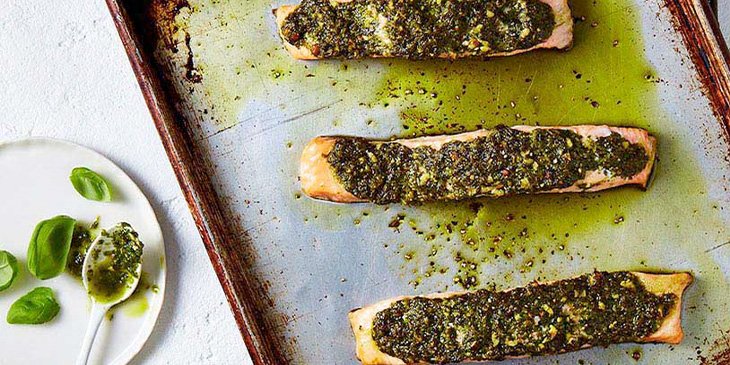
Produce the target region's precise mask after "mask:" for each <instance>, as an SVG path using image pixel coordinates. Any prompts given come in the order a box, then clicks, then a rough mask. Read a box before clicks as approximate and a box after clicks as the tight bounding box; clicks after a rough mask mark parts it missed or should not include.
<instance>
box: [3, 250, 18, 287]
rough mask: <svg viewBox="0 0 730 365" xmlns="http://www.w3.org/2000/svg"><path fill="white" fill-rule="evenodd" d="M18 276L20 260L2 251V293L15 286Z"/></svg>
mask: <svg viewBox="0 0 730 365" xmlns="http://www.w3.org/2000/svg"><path fill="white" fill-rule="evenodd" d="M16 276H18V260H17V259H16V258H15V256H13V255H11V254H10V252H8V251H0V291H3V290H5V289H7V288H9V287H10V285H13V281H15V277H16Z"/></svg>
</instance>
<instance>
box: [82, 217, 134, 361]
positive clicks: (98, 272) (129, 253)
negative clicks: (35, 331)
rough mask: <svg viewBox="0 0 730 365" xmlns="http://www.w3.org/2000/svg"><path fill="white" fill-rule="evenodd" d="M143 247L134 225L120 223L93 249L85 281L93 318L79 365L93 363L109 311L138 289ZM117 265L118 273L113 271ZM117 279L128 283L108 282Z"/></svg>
mask: <svg viewBox="0 0 730 365" xmlns="http://www.w3.org/2000/svg"><path fill="white" fill-rule="evenodd" d="M143 246H144V245H143V244H142V242H140V241H139V239H138V238H137V233H136V232H135V231H134V229H132V226H130V225H129V224H127V223H119V224H117V225H115V226H114V227H111V228H109V229H106V230H102V231H101V233H100V234H99V237H97V238H96V240H94V242H93V243H92V244H91V246H90V247H89V250H88V251H87V253H86V258H84V266H83V270H82V279H83V282H84V287H85V288H86V292H87V293H89V297H90V298H91V318H90V319H89V325H88V326H87V327H86V335H84V342H83V345H82V346H81V351H80V352H79V357H78V359H77V360H76V365H86V364H87V362H88V361H89V354H91V346H92V345H93V344H94V339H95V338H96V334H97V332H98V331H99V326H100V325H101V322H102V321H103V320H104V315H105V314H106V312H107V311H109V308H111V307H113V306H114V305H116V304H119V303H121V302H123V301H125V300H127V299H128V298H129V297H130V296H131V295H132V293H133V292H134V290H135V289H136V288H137V284H139V279H140V277H141V276H142V247H143ZM120 263H124V265H125V266H123V267H124V269H122V270H118V268H119V266H120ZM115 265H116V266H117V270H115V269H114V268H113V266H115ZM114 278H117V279H119V278H121V279H124V280H116V281H114V280H112V281H107V280H109V279H114ZM109 282H111V283H113V284H108V283H109ZM104 283H107V284H104Z"/></svg>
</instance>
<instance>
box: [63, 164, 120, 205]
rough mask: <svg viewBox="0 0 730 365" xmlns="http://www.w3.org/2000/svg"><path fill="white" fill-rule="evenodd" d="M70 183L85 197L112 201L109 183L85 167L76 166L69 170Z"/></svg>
mask: <svg viewBox="0 0 730 365" xmlns="http://www.w3.org/2000/svg"><path fill="white" fill-rule="evenodd" d="M71 184H73V186H74V189H76V191H77V192H78V193H79V194H81V196H83V197H84V198H86V199H89V200H96V201H100V202H110V201H112V188H111V185H109V183H108V182H107V181H106V180H104V178H103V177H101V175H99V174H97V173H96V172H94V171H91V170H89V169H87V168H86V167H77V168H75V169H73V170H72V171H71Z"/></svg>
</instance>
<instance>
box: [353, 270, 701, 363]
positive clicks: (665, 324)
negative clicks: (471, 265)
mask: <svg viewBox="0 0 730 365" xmlns="http://www.w3.org/2000/svg"><path fill="white" fill-rule="evenodd" d="M619 273H625V274H629V275H631V276H632V277H634V278H635V280H636V282H637V283H639V285H642V286H643V287H644V289H645V290H646V291H647V292H648V293H650V294H652V295H656V296H667V295H670V296H673V298H674V300H673V301H672V302H671V304H669V305H668V308H666V309H664V311H663V312H662V311H660V313H661V314H663V318H660V319H659V320H660V323H659V326H658V328H657V329H656V330H655V331H653V332H652V333H650V334H648V335H646V336H644V337H641V338H634V339H631V340H630V341H628V342H639V343H669V344H678V343H680V342H681V341H682V339H683V337H684V333H683V330H682V324H681V313H682V295H683V293H684V291H685V289H686V288H687V287H688V286H689V285H690V284H691V283H692V282H693V281H694V278H693V276H692V275H691V274H690V273H669V274H656V273H643V272H619ZM612 274H616V273H600V272H596V273H593V274H588V275H584V276H583V277H586V276H591V275H593V276H595V275H599V277H600V276H605V275H612ZM579 278H580V277H579ZM574 279H575V278H574ZM568 280H571V279H568ZM562 282H564V281H562ZM554 283H561V281H556V282H552V283H544V284H538V283H535V284H532V285H531V286H529V287H525V288H517V289H510V290H507V291H504V292H501V293H503V295H504V293H507V294H509V292H511V291H512V290H522V291H525V290H528V291H529V290H530V288H535V287H539V286H545V285H551V284H554ZM629 285H633V284H631V283H628V284H627V285H626V287H629ZM621 286H622V287H623V286H624V283H623V282H622V283H621ZM470 293H475V292H449V293H438V294H430V295H423V296H402V297H396V298H391V299H387V300H383V301H380V302H378V303H376V304H373V305H370V306H367V307H364V308H358V309H354V310H352V311H350V314H349V321H350V325H351V327H352V331H353V333H354V335H355V341H356V353H357V358H358V359H359V360H360V361H361V362H362V363H363V364H406V363H426V361H425V360H423V359H418V360H416V361H413V359H410V360H409V359H402V358H398V357H395V356H392V355H389V354H387V353H385V352H383V351H381V350H380V348H379V345H378V342H377V341H376V339H375V338H374V331H375V330H374V322H375V320H376V316H378V314H379V313H380V312H381V311H384V310H386V309H388V308H391V307H392V306H393V305H394V303H396V302H399V301H404V300H412V299H414V298H418V299H420V300H423V299H430V300H445V299H449V298H457V297H460V296H464V295H469V294H470ZM576 294H577V295H583V293H576ZM585 294H588V295H592V294H591V293H585ZM472 303H473V302H472ZM544 304H545V305H548V307H547V308H546V309H547V312H552V313H549V314H550V315H549V316H548V315H546V312H541V313H542V315H543V316H546V317H547V318H542V316H541V320H544V321H547V320H550V319H549V318H550V317H553V315H554V314H556V313H557V314H558V316H562V317H565V318H563V319H565V320H574V319H571V314H570V313H566V310H567V309H566V306H565V305H564V304H563V305H561V304H560V303H554V302H550V303H544ZM628 305H631V304H628ZM508 307H509V308H507V307H505V308H502V310H503V311H507V312H510V311H514V312H515V313H519V310H520V309H521V304H520V303H510V304H509V305H508ZM552 307H554V308H555V309H554V310H553V309H552ZM500 308H501V307H500ZM451 310H452V311H453V310H457V311H458V310H459V308H453V307H452V308H451ZM595 310H596V311H601V310H605V308H604V309H601V307H600V305H598V306H596V308H595ZM460 313H461V312H460ZM594 318H595V317H594ZM599 318H600V317H599ZM553 319H555V318H553ZM522 320H530V319H526V318H520V317H517V316H515V321H522ZM532 320H534V319H532ZM617 325H621V324H617ZM625 325H626V326H628V327H631V326H632V325H634V324H632V323H626V324H625ZM624 328H626V327H624ZM457 333H458V332H457ZM413 335H414V339H416V338H419V339H420V338H424V337H425V336H427V334H425V333H414V334H413ZM457 336H458V335H457ZM441 338H442V339H443V338H444V337H441ZM457 338H459V337H457ZM527 341H529V339H528V340H527ZM622 342H623V341H622ZM594 345H604V346H605V345H608V344H605V343H604V344H593V343H584V344H583V345H582V346H580V347H578V348H569V349H568V350H564V351H559V352H558V353H563V352H568V351H574V350H578V349H583V348H588V347H592V346H594ZM552 354H553V353H537V354H535V353H533V354H529V353H525V354H520V355H508V356H504V357H503V358H496V359H491V358H490V359H480V360H476V361H475V360H474V359H470V358H466V359H463V360H462V361H465V362H486V361H493V360H501V359H510V358H522V357H527V356H531V355H552Z"/></svg>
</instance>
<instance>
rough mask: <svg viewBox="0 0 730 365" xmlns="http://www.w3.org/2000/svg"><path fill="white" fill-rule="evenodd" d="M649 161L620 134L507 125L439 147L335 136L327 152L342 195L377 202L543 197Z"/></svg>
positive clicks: (627, 171)
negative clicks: (590, 174)
mask: <svg viewBox="0 0 730 365" xmlns="http://www.w3.org/2000/svg"><path fill="white" fill-rule="evenodd" d="M648 160H649V157H648V156H647V151H646V149H645V148H644V147H643V146H641V145H639V144H632V143H629V142H628V141H627V140H626V139H624V138H623V137H622V136H621V135H619V134H617V133H613V134H611V135H609V136H607V137H600V138H589V137H585V138H584V137H582V136H580V135H578V134H577V133H575V132H573V131H570V130H565V129H535V130H533V131H531V132H523V131H519V130H516V129H512V128H508V127H504V126H500V127H497V128H494V129H492V130H490V132H489V133H488V134H487V135H486V136H483V137H479V138H475V139H473V140H470V141H466V142H462V141H453V142H449V143H446V144H444V145H443V146H442V147H441V148H440V149H438V150H436V149H433V148H431V147H426V146H423V147H417V148H409V147H406V146H404V145H402V144H400V143H395V142H390V143H383V142H372V141H368V140H365V139H361V138H340V139H338V140H337V141H336V142H335V145H334V146H333V148H332V150H331V151H330V152H329V154H328V155H327V161H328V162H329V164H330V166H331V169H332V171H333V172H334V174H335V176H336V177H337V179H338V180H339V182H340V183H341V184H342V185H343V186H344V188H345V189H346V190H347V191H349V192H350V193H352V194H353V195H355V196H356V197H358V198H360V199H365V200H369V201H372V202H374V203H378V204H388V203H395V202H403V203H417V202H426V201H435V200H458V199H465V198H470V197H475V196H493V197H499V196H503V195H507V194H529V193H536V192H544V191H549V190H553V189H559V188H567V187H570V186H573V185H574V184H576V183H582V181H581V180H583V179H584V178H585V177H586V174H587V173H588V172H591V171H599V172H602V173H604V174H606V175H607V176H609V177H610V176H621V177H626V178H628V177H631V176H634V175H636V174H638V173H639V172H641V171H642V170H643V169H644V167H645V166H646V164H647V162H648ZM580 187H581V188H583V189H587V188H590V186H588V185H585V184H584V185H581V186H580Z"/></svg>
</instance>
